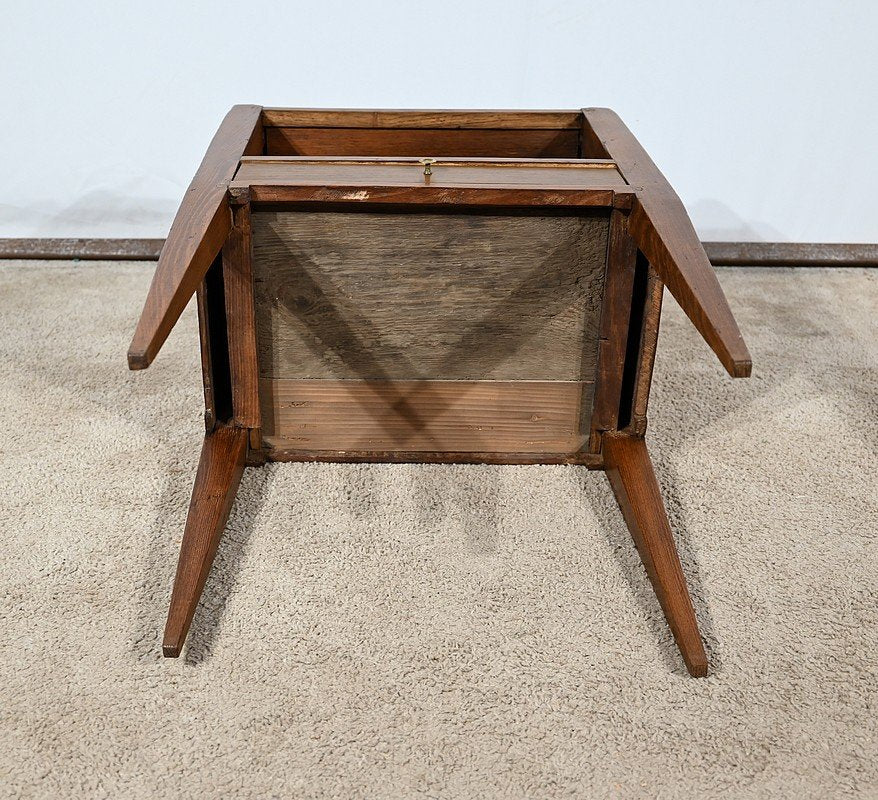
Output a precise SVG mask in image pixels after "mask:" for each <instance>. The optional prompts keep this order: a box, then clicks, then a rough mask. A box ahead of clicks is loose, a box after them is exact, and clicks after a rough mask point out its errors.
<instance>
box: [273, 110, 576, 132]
mask: <svg viewBox="0 0 878 800" xmlns="http://www.w3.org/2000/svg"><path fill="white" fill-rule="evenodd" d="M581 121H582V112H581V111H579V110H572V111H514V110H513V111H495V110H492V111H479V110H447V111H442V110H429V111H423V110H393V109H379V110H372V109H368V110H366V109H362V110H358V109H337V108H336V109H333V108H265V109H263V111H262V124H263V125H264V126H265V127H266V128H373V129H374V128H378V129H381V128H391V129H392V128H437V129H440V130H441V129H456V128H458V129H468V130H478V129H485V128H487V129H500V130H519V129H524V130H533V129H549V130H562V129H567V130H569V129H572V130H578V129H579V126H580V125H581Z"/></svg>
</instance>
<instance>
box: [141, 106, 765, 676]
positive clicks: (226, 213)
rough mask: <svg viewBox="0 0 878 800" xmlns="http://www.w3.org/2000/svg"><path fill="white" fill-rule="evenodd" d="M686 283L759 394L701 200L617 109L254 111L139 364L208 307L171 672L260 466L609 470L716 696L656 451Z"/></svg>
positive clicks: (738, 370)
mask: <svg viewBox="0 0 878 800" xmlns="http://www.w3.org/2000/svg"><path fill="white" fill-rule="evenodd" d="M266 141H267V142H268V146H267V150H266V147H265V142H266ZM279 151H280V154H278V152H279ZM298 152H301V153H305V154H306V155H304V156H293V155H289V154H290V153H298ZM321 153H325V156H321V155H319V154H321ZM248 154H249V155H248ZM268 154H271V155H268ZM385 156H386V157H385ZM443 156H447V157H443ZM522 156H525V157H524V158H522ZM421 158H430V159H433V162H432V163H430V164H429V169H426V165H425V164H421V163H418V160H419V159H421ZM616 159H617V161H616ZM236 170H237V173H236ZM425 172H426V174H425ZM233 176H234V177H233ZM232 212H233V215H232ZM220 252H221V254H222V255H221V258H218V255H219V254H220ZM663 281H664V282H667V283H668V286H669V288H670V289H671V291H672V292H673V293H674V295H675V296H676V297H677V299H678V300H679V302H680V303H681V305H682V306H683V308H684V309H685V310H686V312H687V313H688V314H689V316H690V318H692V320H693V322H695V324H696V327H698V329H699V330H700V331H701V333H702V335H703V336H704V337H705V338H706V339H707V341H708V343H709V344H710V345H711V346H712V347H713V348H714V349H715V350H716V352H717V354H718V355H719V356H720V359H721V360H722V362H723V363H724V364H725V366H726V367H727V368H728V369H729V370H730V371H731V372H733V374H737V375H743V374H745V373H746V372H747V371H748V370H749V355H748V354H747V352H746V348H745V347H744V345H743V341H741V339H740V334H739V333H738V331H737V327H736V326H735V325H734V320H733V319H732V317H731V314H730V312H729V310H728V305H727V304H726V303H725V299H724V297H723V296H722V292H721V291H720V290H719V286H718V284H717V282H716V278H715V276H714V274H713V272H712V271H711V270H710V269H709V266H708V265H707V260H706V257H705V255H704V251H703V249H702V247H701V245H700V243H699V242H698V240H697V239H696V238H695V237H694V231H693V230H692V226H691V223H690V222H689V220H688V217H687V216H686V214H685V210H684V209H683V206H682V204H681V203H680V201H679V198H677V196H676V195H675V194H674V193H673V191H672V190H671V189H670V186H669V185H668V184H667V181H665V179H664V178H663V177H662V176H661V174H660V173H659V172H658V170H657V168H656V167H655V165H654V164H653V163H652V162H651V161H650V160H649V158H648V156H647V155H646V153H645V152H644V151H643V149H642V148H641V147H640V145H639V144H637V142H636V140H634V138H633V136H631V134H630V132H629V131H628V130H627V128H625V127H624V125H622V123H621V122H620V121H619V120H618V118H617V117H616V116H615V115H614V114H612V112H609V111H606V110H601V109H586V110H584V111H583V112H582V113H581V114H580V113H579V112H485V111H479V112H453V111H451V112H444V111H417V112H396V111H374V112H372V111H342V110H323V111H321V110H315V109H300V110H288V109H268V110H265V111H263V112H260V110H259V109H258V108H257V107H255V106H252V107H240V108H238V109H237V110H233V112H232V113H231V114H230V115H229V117H227V119H226V121H225V122H224V123H223V127H222V128H221V130H220V132H219V133H218V134H217V136H216V137H215V139H214V142H213V143H212V144H211V147H210V149H209V151H208V154H207V156H206V157H205V160H204V163H203V164H202V167H201V169H200V170H199V173H198V175H196V179H195V180H194V181H193V185H192V187H191V188H190V192H189V194H188V195H187V197H186V198H185V199H184V201H183V204H182V206H181V209H180V212H179V213H178V216H177V219H176V220H175V222H174V226H173V228H172V230H171V235H170V236H169V238H168V241H167V242H166V245H165V247H164V249H163V251H162V254H161V257H160V260H159V264H158V268H157V270H156V276H155V279H154V281H153V287H152V288H151V290H150V297H149V298H148V300H147V305H146V308H145V310H144V314H143V316H142V318H141V322H140V325H139V326H138V332H137V334H136V335H135V342H134V343H133V346H132V352H131V353H130V357H131V366H132V367H135V368H136V367H143V366H146V365H148V363H149V361H150V360H151V359H152V358H153V357H154V355H155V352H156V351H157V350H158V348H159V347H160V345H161V343H162V341H164V338H165V336H166V335H167V331H168V330H169V329H170V326H171V325H172V324H173V322H174V321H175V320H176V318H177V316H178V315H179V313H180V311H181V310H182V307H183V305H185V302H186V300H188V297H189V295H191V293H192V291H194V290H195V289H196V287H198V303H199V326H200V328H201V344H202V370H203V377H204V384H205V406H206V409H207V411H206V423H207V429H208V433H207V436H206V437H205V442H204V449H203V451H202V457H201V462H200V464H199V468H198V475H197V477H196V483H195V488H194V490H193V496H192V502H191V505H190V512H189V517H188V520H187V525H186V532H185V535H184V541H183V546H182V548H181V555H180V563H179V566H178V571H177V578H176V581H175V584H174V592H173V596H172V601H171V609H170V613H169V617H168V627H167V629H166V634H165V640H164V652H165V654H166V655H168V656H175V655H178V654H179V652H180V649H181V647H182V644H183V640H184V638H185V636H186V632H187V630H188V628H189V625H190V624H191V620H192V616H193V614H194V612H195V607H196V605H197V602H198V598H199V596H200V593H201V591H202V588H203V586H204V582H205V580H206V578H207V574H208V572H209V570H210V566H211V563H212V561H213V558H214V555H215V553H216V549H217V546H218V542H219V537H220V535H221V532H222V529H223V526H224V525H225V522H226V520H227V518H228V515H229V512H230V509H231V506H232V502H233V498H234V494H235V491H236V489H237V486H238V483H239V481H240V478H241V473H242V470H243V468H244V466H245V465H250V464H252V465H256V464H260V463H262V462H263V461H264V460H273V461H340V462H343V461H350V462H357V461H382V462H395V463H402V462H414V463H458V462H464V463H482V464H570V465H574V464H575V465H583V466H586V467H589V468H592V469H598V468H604V469H606V471H607V473H608V476H609V479H610V483H611V485H612V487H613V490H614V492H615V493H616V497H617V499H618V501H619V505H620V507H621V509H622V513H623V514H624V516H625V519H626V522H627V523H628V526H629V529H630V530H631V533H632V536H633V538H634V540H635V543H636V545H637V547H638V550H639V551H640V553H641V556H642V558H643V561H644V564H645V566H646V569H647V572H648V573H649V576H650V579H651V580H652V582H653V585H654V587H655V590H656V594H657V596H658V598H659V602H660V604H661V606H662V608H663V610H664V612H665V615H666V616H667V618H668V621H669V623H670V626H671V630H672V631H673V633H674V636H675V638H676V640H677V643H678V645H679V647H680V650H681V652H682V653H683V657H684V660H685V661H686V664H687V667H688V669H689V671H690V672H691V673H692V674H693V675H704V674H705V673H706V671H707V659H706V656H705V652H704V648H703V645H702V642H701V639H700V636H699V634H698V628H697V624H696V620H695V615H694V611H693V609H692V603H691V600H690V599H689V595H688V591H687V589H686V585H685V580H684V577H683V572H682V567H681V565H680V561H679V558H678V556H677V553H676V549H675V547H674V542H673V538H672V535H671V531H670V527H669V524H668V519H667V515H666V513H665V510H664V506H663V504H662V500H661V496H660V493H659V488H658V484H657V481H656V479H655V475H654V473H653V470H652V465H651V463H650V461H649V456H648V454H647V451H646V447H645V444H644V442H643V439H642V436H639V435H638V434H642V432H643V430H644V429H645V427H646V412H647V401H648V396H649V386H650V382H651V377H652V365H653V359H654V356H655V350H656V342H657V334H658V325H659V319H660V313H661V299H662V289H663Z"/></svg>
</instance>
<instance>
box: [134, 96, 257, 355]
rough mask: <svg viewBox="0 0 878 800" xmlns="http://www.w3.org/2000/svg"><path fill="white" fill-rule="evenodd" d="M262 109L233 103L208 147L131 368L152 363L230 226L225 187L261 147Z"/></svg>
mask: <svg viewBox="0 0 878 800" xmlns="http://www.w3.org/2000/svg"><path fill="white" fill-rule="evenodd" d="M261 111H262V109H261V108H260V107H259V106H234V107H233V108H232V110H231V111H229V113H228V114H227V115H226V117H225V119H224V120H223V122H222V124H221V125H220V128H219V130H218V131H217V133H216V135H215V136H214V137H213V141H212V142H211V143H210V146H209V147H208V149H207V153H206V154H205V156H204V160H203V161H202V162H201V166H200V167H199V168H198V171H197V172H196V173H195V177H194V178H193V179H192V183H191V184H190V185H189V189H188V190H187V192H186V195H185V196H184V198H183V202H182V203H181V204H180V209H179V210H178V211H177V216H176V217H175V218H174V222H173V224H172V225H171V230H170V232H169V233H168V238H167V240H166V241H165V245H164V247H163V248H162V253H161V255H160V256H159V263H158V266H157V267H156V271H155V275H154V276H153V279H152V285H151V286H150V288H149V294H148V295H147V298H146V303H145V305H144V307H143V311H142V313H141V316H140V321H139V322H138V323H137V330H136V331H135V333H134V338H133V340H132V342H131V345H130V347H129V350H128V366H129V368H130V369H144V368H146V367H148V366H149V365H150V363H152V360H153V359H154V358H155V356H156V354H157V353H158V351H159V348H160V347H161V346H162V344H163V343H164V341H165V339H167V337H168V333H170V331H171V328H172V327H173V326H174V323H176V321H177V320H178V319H179V317H180V314H181V313H182V312H183V309H184V308H185V307H186V304H187V303H188V302H189V300H190V298H191V297H192V295H193V294H194V293H195V290H196V289H197V288H198V285H199V284H200V283H201V281H202V280H203V278H204V275H205V273H206V272H207V270H208V268H209V267H210V265H211V263H212V262H213V260H214V259H215V258H216V256H217V254H218V253H219V252H220V250H221V249H222V246H223V243H224V242H225V239H226V236H228V233H229V231H230V229H231V225H232V220H231V214H230V212H229V205H228V198H227V194H226V190H227V187H228V184H229V181H230V180H231V179H232V177H233V176H234V174H235V170H236V169H237V166H238V159H239V158H240V157H241V156H242V155H245V154H253V155H255V154H257V153H260V152H262V146H263V145H262V126H261V121H260V115H261Z"/></svg>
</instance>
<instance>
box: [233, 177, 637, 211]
mask: <svg viewBox="0 0 878 800" xmlns="http://www.w3.org/2000/svg"><path fill="white" fill-rule="evenodd" d="M229 192H230V194H232V195H233V196H235V195H237V194H238V193H239V192H240V193H241V194H243V195H246V196H247V198H248V199H249V200H250V201H252V202H254V203H360V204H366V203H387V204H394V205H428V206H436V205H446V206H452V205H467V206H497V207H499V206H504V207H508V208H517V207H518V208H523V207H530V206H567V207H583V208H589V207H604V208H610V207H614V206H616V205H617V204H619V205H625V206H628V205H629V204H630V200H631V198H632V197H633V195H631V194H630V193H629V192H628V191H627V190H622V191H615V190H613V189H539V188H537V189H521V188H516V187H504V188H495V187H492V186H451V187H441V186H436V187H433V186H428V185H423V186H371V187H363V186H362V185H360V186H356V185H353V186H317V185H314V186H275V185H263V184H253V185H252V186H248V185H246V184H244V185H242V184H236V183H232V184H230V186H229Z"/></svg>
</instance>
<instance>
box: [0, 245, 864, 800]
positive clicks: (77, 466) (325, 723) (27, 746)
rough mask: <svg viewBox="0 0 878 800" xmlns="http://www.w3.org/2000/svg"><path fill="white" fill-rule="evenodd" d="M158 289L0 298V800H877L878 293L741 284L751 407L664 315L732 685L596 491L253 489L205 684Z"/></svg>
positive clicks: (228, 546) (702, 584) (684, 502)
mask: <svg viewBox="0 0 878 800" xmlns="http://www.w3.org/2000/svg"><path fill="white" fill-rule="evenodd" d="M151 270H152V265H150V264H94V263H93V264H87V263H83V264H66V263H54V264H51V263H45V264H40V263H33V262H30V263H26V262H21V263H13V262H7V263H5V264H2V265H0V349H2V354H0V415H2V430H3V431H4V432H5V435H4V437H3V444H2V445H0V484H2V507H0V530H2V540H0V541H2V554H3V559H2V570H0V599H2V603H0V641H2V644H3V648H2V653H0V796H2V797H9V798H12V797H14V798H19V797H33V798H93V797H107V798H114V799H117V798H157V797H185V798H248V797H259V798H263V797H278V798H290V797H339V798H358V797H388V798H410V797H443V798H445V797H448V798H493V797H513V798H555V797H565V798H566V797H570V798H574V797H575V798H604V797H618V798H673V797H699V798H714V797H729V798H736V799H737V798H796V799H797V800H801V799H802V798H839V797H860V798H875V797H878V691H876V687H878V655H876V654H878V619H876V615H878V606H876V600H878V551H876V533H878V478H876V475H878V344H876V316H878V271H871V272H869V271H862V270H838V271H833V270H815V269H808V270H804V269H803V270H798V271H791V270H782V269H777V270H774V269H773V270H768V269H753V270H724V271H721V273H720V277H721V280H722V282H723V284H724V286H725V287H726V289H727V291H728V293H729V296H730V298H731V302H732V305H733V307H734V309H735V311H736V312H737V314H738V318H739V320H740V322H741V326H742V328H743V330H744V332H745V335H746V336H747V338H748V341H749V343H750V346H751V349H752V351H753V357H754V361H755V365H756V366H755V371H754V377H753V379H752V380H750V381H732V380H730V379H727V378H726V377H724V375H723V373H721V371H720V368H719V366H718V365H717V363H716V361H715V359H714V358H713V356H712V354H711V353H710V352H709V351H708V350H707V348H706V346H705V345H704V344H703V343H702V342H701V341H700V339H699V338H698V337H697V335H696V333H695V332H694V330H693V329H692V328H691V327H690V326H689V325H688V323H687V322H686V320H685V318H684V317H683V316H682V314H681V313H680V312H679V310H678V309H677V307H676V306H675V305H674V303H673V301H670V300H669V301H668V303H667V305H666V312H665V325H664V329H663V334H662V339H661V343H660V348H659V358H658V367H657V380H656V385H655V389H654V395H653V402H652V409H653V416H652V429H651V433H650V436H649V444H650V446H651V450H652V453H653V456H654V459H655V462H656V468H657V471H658V472H659V474H660V477H661V480H662V486H663V490H664V493H665V497H666V499H667V504H668V508H669V510H670V514H671V517H672V524H673V525H674V528H675V531H676V534H677V537H678V541H679V545H680V549H681V551H682V554H683V559H684V567H685V571H686V574H687V576H688V578H689V582H690V586H691V587H692V590H693V595H694V602H695V606H696V608H697V612H698V616H699V619H700V622H701V625H702V630H703V632H704V634H705V637H706V639H707V641H708V645H709V649H710V651H711V656H712V663H713V672H712V674H711V675H710V677H708V678H707V679H704V680H694V679H691V678H689V677H688V676H687V675H686V673H685V671H684V669H683V667H682V664H681V662H680V659H679V657H678V654H677V651H676V649H675V647H674V646H673V643H672V640H671V637H670V634H669V632H668V630H667V628H666V626H665V623H664V621H663V618H662V616H661V613H660V611H659V608H658V605H657V602H656V600H655V598H654V596H653V594H652V590H651V588H650V587H649V584H648V582H647V578H646V575H645V573H644V572H643V569H642V567H641V566H640V563H639V560H638V558H637V556H636V553H635V551H634V549H633V547H632V544H631V541H630V538H629V535H628V532H627V530H626V529H625V527H624V525H623V523H622V519H621V516H620V514H619V513H618V510H617V508H616V507H615V505H614V501H613V498H612V495H611V494H610V491H609V489H608V486H607V484H606V479H605V478H604V476H603V475H601V474H600V473H589V472H587V471H585V470H582V469H579V468H573V467H479V466H429V467H419V466H334V465H275V466H272V467H268V468H265V469H263V470H259V471H257V470H249V471H248V472H247V473H246V475H245V478H244V483H243V486H242V490H241V492H240V494H239V499H238V503H237V505H236V507H235V510H234V512H233V518H232V520H231V523H230V527H229V531H228V533H227V535H226V537H225V539H224V541H223V544H222V545H221V548H220V552H219V556H218V559H217V563H216V564H215V566H214V570H213V573H212V575H211V577H210V580H209V584H208V588H207V591H206V594H205V597H204V602H203V604H202V606H201V608H200V609H199V613H198V614H197V616H196V619H195V622H194V625H193V630H192V633H191V634H190V640H189V646H188V650H187V651H186V653H185V657H183V658H181V659H179V660H177V661H165V660H162V658H161V657H160V638H161V632H162V628H163V625H164V616H165V611H166V608H167V603H168V596H169V590H170V583H171V578H172V575H173V572H174V568H175V564H176V558H177V550H178V546H179V541H180V536H181V533H182V530H183V522H184V518H185V514H186V506H187V502H188V495H189V491H190V487H191V484H192V480H193V477H194V474H195V467H196V462H197V458H198V452H199V446H200V435H201V433H200V432H201V424H202V423H201V396H200V385H199V371H198V362H197V344H196V334H195V317H194V314H193V313H192V309H189V310H188V311H187V313H186V316H185V319H184V320H183V322H182V323H181V325H180V327H179V329H178V330H176V331H175V333H174V334H173V335H172V337H171V339H170V341H169V342H168V345H167V347H166V348H165V350H164V351H163V353H162V354H161V356H160V357H159V359H158V361H157V362H156V363H155V365H154V366H153V367H152V368H151V369H150V370H148V371H147V372H145V373H139V374H135V373H129V372H128V371H127V370H126V367H125V350H126V347H127V343H128V338H129V335H130V333H131V331H132V328H133V325H134V322H135V319H136V316H137V313H138V312H139V309H140V304H141V301H142V299H143V297H144V295H145V292H146V288H147V285H148V282H149V278H150V274H151Z"/></svg>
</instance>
